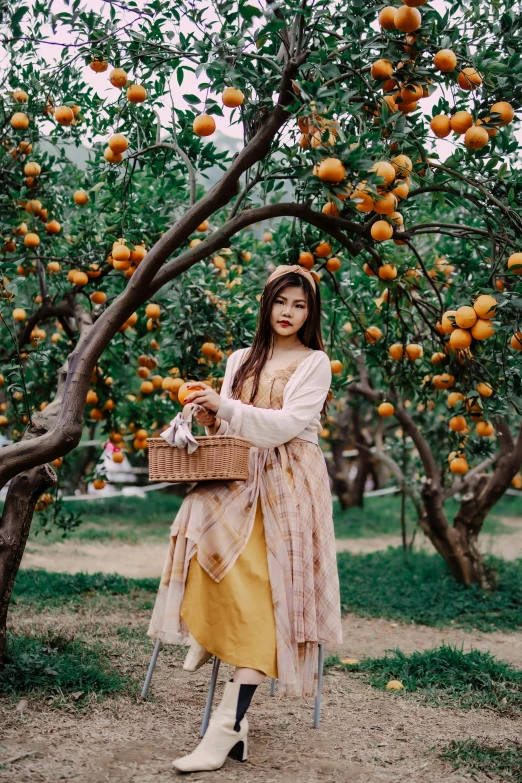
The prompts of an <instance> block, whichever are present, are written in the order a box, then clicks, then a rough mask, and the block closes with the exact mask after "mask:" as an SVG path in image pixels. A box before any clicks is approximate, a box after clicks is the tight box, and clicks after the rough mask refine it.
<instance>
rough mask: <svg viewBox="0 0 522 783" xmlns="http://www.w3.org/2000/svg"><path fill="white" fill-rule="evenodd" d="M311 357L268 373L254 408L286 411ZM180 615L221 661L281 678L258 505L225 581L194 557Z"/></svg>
mask: <svg viewBox="0 0 522 783" xmlns="http://www.w3.org/2000/svg"><path fill="white" fill-rule="evenodd" d="M308 354H309V352H307V353H306V354H305V355H304V356H303V359H298V360H296V361H295V362H293V363H292V364H291V365H289V367H287V368H286V369H284V370H275V371H272V372H271V373H267V372H265V371H263V372H262V373H261V376H260V383H259V389H258V391H257V394H256V396H255V398H254V400H253V402H252V404H253V405H255V406H256V407H259V408H273V409H274V410H281V408H282V406H283V390H284V387H285V385H286V383H287V382H288V380H289V378H290V376H291V375H292V373H293V372H294V371H295V370H296V368H297V366H298V365H299V364H300V362H301V361H303V360H304V358H306V357H307V356H308ZM251 388H252V379H251V378H249V379H247V381H246V382H245V384H244V387H243V392H242V395H241V400H242V401H243V402H248V400H249V397H250V391H251ZM180 614H181V617H182V619H183V621H184V622H185V624H186V625H187V628H188V629H189V631H190V633H191V634H192V636H193V637H194V639H196V641H197V642H199V644H202V645H203V646H204V647H205V649H207V650H208V651H209V652H211V653H213V654H214V655H216V656H217V657H218V658H219V659H220V660H221V661H223V662H225V663H228V664H230V665H232V666H244V667H247V668H249V669H257V670H259V671H262V672H264V673H265V675H266V676H267V677H274V678H277V654H276V652H277V642H276V628H275V619H274V607H273V603H272V592H271V588H270V577H269V573H268V560H267V554H266V541H265V533H264V526H263V512H262V510H261V503H260V501H259V500H258V503H257V509H256V517H255V522H254V527H253V529H252V534H251V536H250V538H249V539H248V542H247V544H246V546H245V548H244V549H243V551H242V552H241V554H240V555H239V557H238V558H237V560H236V562H235V563H234V565H233V566H232V568H231V569H230V571H229V572H228V573H227V574H226V575H225V576H224V577H223V579H222V580H221V581H220V582H214V580H213V579H212V578H211V577H210V576H209V575H208V574H207V572H206V571H205V570H204V569H203V568H202V567H201V566H200V565H199V563H198V561H197V553H196V554H194V555H193V556H192V558H191V561H190V564H189V570H188V575H187V581H186V585H185V593H184V597H183V603H182V606H181V612H180Z"/></svg>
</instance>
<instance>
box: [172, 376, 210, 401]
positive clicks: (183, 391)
mask: <svg viewBox="0 0 522 783" xmlns="http://www.w3.org/2000/svg"><path fill="white" fill-rule="evenodd" d="M207 386H208V384H206V383H202V382H201V381H187V382H186V383H184V384H183V385H182V386H180V387H179V389H178V400H179V401H180V403H181V404H182V405H185V400H186V399H187V397H188V396H189V395H190V394H193V393H194V392H195V391H197V390H198V389H205V388H206V387H207Z"/></svg>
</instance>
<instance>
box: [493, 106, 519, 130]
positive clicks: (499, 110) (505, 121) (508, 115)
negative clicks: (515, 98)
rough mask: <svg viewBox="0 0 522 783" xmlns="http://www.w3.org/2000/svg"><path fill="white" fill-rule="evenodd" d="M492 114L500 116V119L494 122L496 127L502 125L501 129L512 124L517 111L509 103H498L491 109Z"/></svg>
mask: <svg viewBox="0 0 522 783" xmlns="http://www.w3.org/2000/svg"><path fill="white" fill-rule="evenodd" d="M491 112H492V113H493V112H495V113H496V114H500V118H499V119H497V120H493V122H494V123H495V124H496V125H500V127H501V128H502V127H503V126H504V125H509V123H510V122H512V121H513V119H514V117H515V110H514V109H513V107H512V105H511V104H510V103H508V102H507V101H497V103H494V104H493V106H492V107H491Z"/></svg>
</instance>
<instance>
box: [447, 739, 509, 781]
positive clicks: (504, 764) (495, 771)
mask: <svg viewBox="0 0 522 783" xmlns="http://www.w3.org/2000/svg"><path fill="white" fill-rule="evenodd" d="M440 758H441V759H443V760H444V761H449V762H450V764H451V765H452V766H453V768H454V769H462V770H464V771H465V772H466V773H468V774H471V773H477V772H482V773H484V774H485V775H487V777H488V778H491V775H496V776H497V777H498V778H500V780H508V781H509V783H522V745H520V744H518V743H517V742H505V743H503V744H502V745H493V746H492V745H487V744H486V743H485V742H479V741H478V740H476V739H472V738H469V739H467V740H452V741H451V742H450V743H449V745H447V746H446V747H445V748H444V749H443V751H442V752H441V753H440Z"/></svg>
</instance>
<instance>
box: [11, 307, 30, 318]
mask: <svg viewBox="0 0 522 783" xmlns="http://www.w3.org/2000/svg"><path fill="white" fill-rule="evenodd" d="M26 317H27V313H26V312H25V310H24V308H23V307H15V309H14V310H13V318H14V320H15V321H25V319H26Z"/></svg>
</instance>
